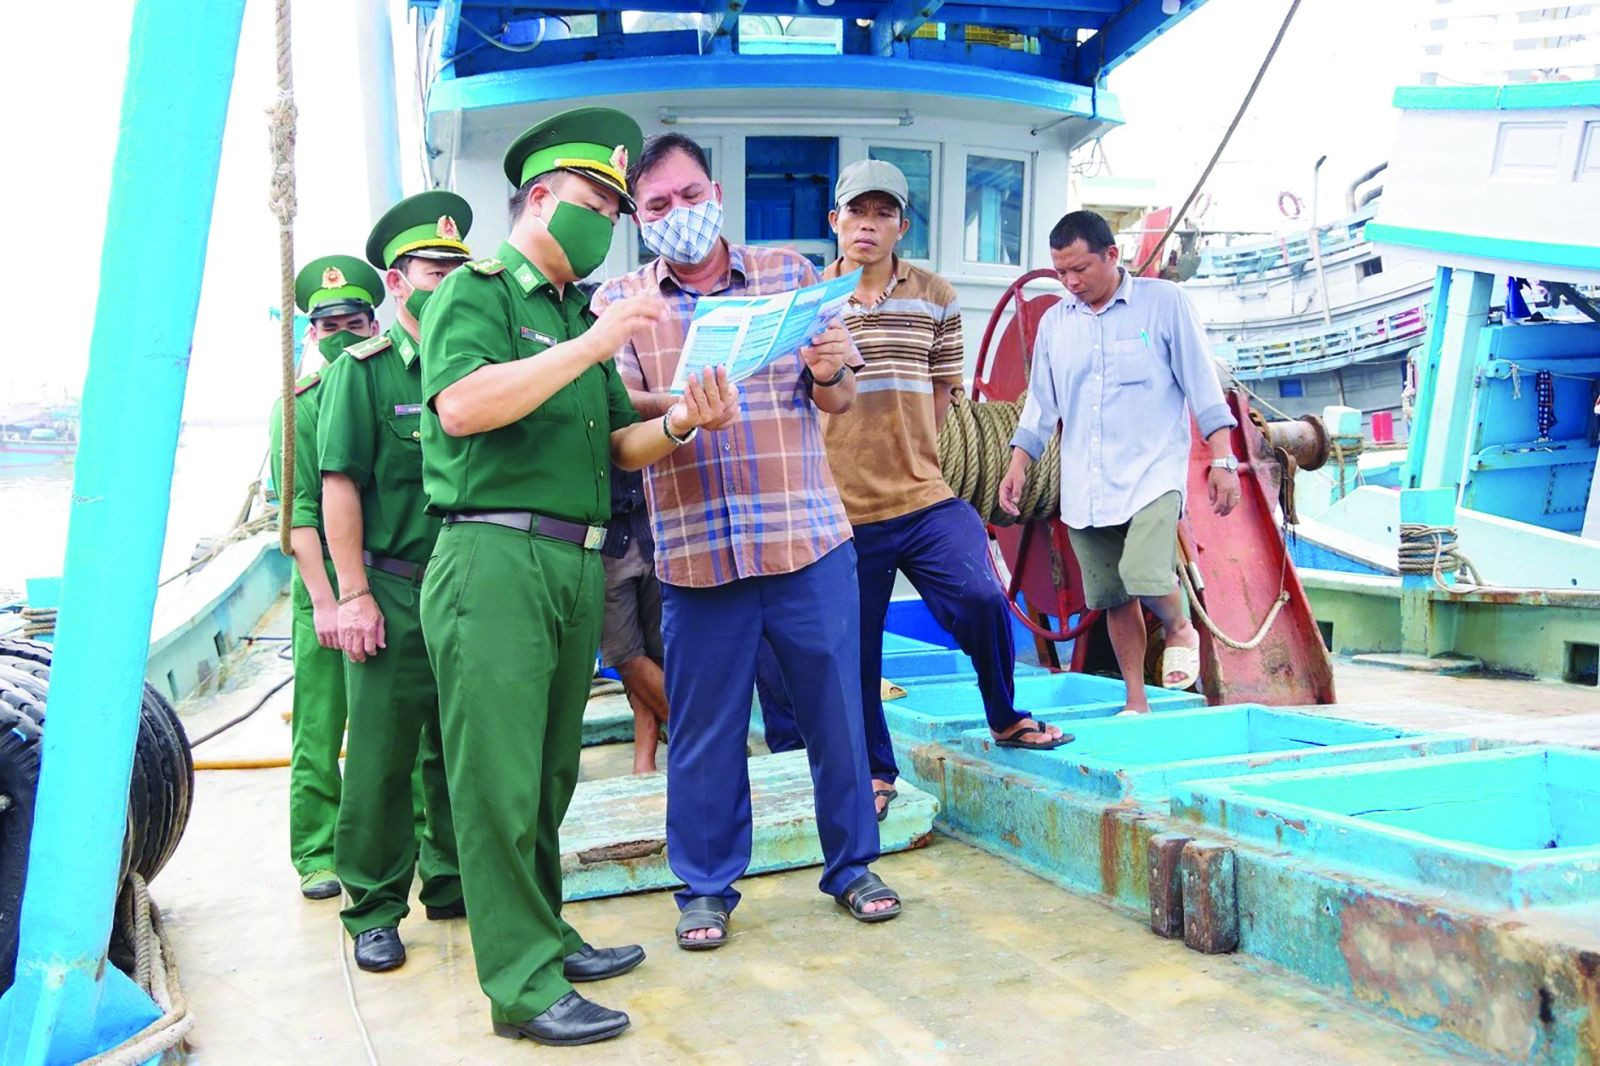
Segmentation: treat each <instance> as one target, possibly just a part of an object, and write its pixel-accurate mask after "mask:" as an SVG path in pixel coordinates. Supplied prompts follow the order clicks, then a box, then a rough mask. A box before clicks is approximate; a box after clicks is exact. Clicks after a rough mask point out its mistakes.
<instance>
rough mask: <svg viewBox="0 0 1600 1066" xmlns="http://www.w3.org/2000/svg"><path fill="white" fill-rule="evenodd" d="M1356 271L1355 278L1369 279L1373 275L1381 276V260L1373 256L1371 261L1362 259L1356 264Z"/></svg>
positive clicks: (1379, 257)
mask: <svg viewBox="0 0 1600 1066" xmlns="http://www.w3.org/2000/svg"><path fill="white" fill-rule="evenodd" d="M1356 271H1357V277H1363V278H1370V277H1372V275H1374V274H1382V273H1383V258H1382V257H1381V256H1376V255H1375V256H1373V257H1372V258H1371V259H1363V260H1362V261H1361V262H1359V263H1357V264H1356Z"/></svg>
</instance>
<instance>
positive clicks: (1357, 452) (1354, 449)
mask: <svg viewBox="0 0 1600 1066" xmlns="http://www.w3.org/2000/svg"><path fill="white" fill-rule="evenodd" d="M1366 444H1367V442H1366V438H1365V437H1363V436H1362V435H1361V434H1359V433H1330V434H1328V450H1329V451H1331V452H1332V453H1333V463H1334V465H1335V466H1336V467H1338V469H1339V483H1338V488H1337V491H1336V493H1335V495H1334V497H1333V498H1334V499H1336V500H1342V499H1344V497H1345V482H1344V470H1345V464H1347V463H1351V464H1354V465H1355V468H1356V470H1355V483H1356V485H1357V486H1358V487H1359V486H1360V485H1361V483H1362V478H1361V453H1362V452H1363V451H1364V450H1365V448H1366Z"/></svg>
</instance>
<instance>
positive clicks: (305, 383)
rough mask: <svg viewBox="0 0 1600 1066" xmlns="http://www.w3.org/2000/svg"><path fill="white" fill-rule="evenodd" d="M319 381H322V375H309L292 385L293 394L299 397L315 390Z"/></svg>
mask: <svg viewBox="0 0 1600 1066" xmlns="http://www.w3.org/2000/svg"><path fill="white" fill-rule="evenodd" d="M321 380H322V375H321V374H311V375H309V376H307V377H303V378H301V379H300V380H299V381H297V382H295V383H294V394H295V395H296V396H299V395H301V394H302V393H304V392H307V391H309V390H310V389H313V388H315V387H316V386H317V383H318V382H320V381H321Z"/></svg>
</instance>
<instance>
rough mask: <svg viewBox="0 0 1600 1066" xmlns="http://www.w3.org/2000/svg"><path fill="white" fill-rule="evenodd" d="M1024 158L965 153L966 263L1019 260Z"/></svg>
mask: <svg viewBox="0 0 1600 1066" xmlns="http://www.w3.org/2000/svg"><path fill="white" fill-rule="evenodd" d="M1023 177H1024V170H1023V162H1022V160H1020V159H1002V158H998V157H995V156H987V155H969V156H967V206H966V216H965V219H964V221H963V225H962V241H963V245H964V250H963V251H964V258H965V259H966V261H967V262H969V263H996V264H999V265H1001V266H1020V265H1021V264H1022V192H1023Z"/></svg>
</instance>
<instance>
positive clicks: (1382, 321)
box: [1215, 295, 1428, 375]
mask: <svg viewBox="0 0 1600 1066" xmlns="http://www.w3.org/2000/svg"><path fill="white" fill-rule="evenodd" d="M1427 331H1428V297H1427V296H1426V295H1424V296H1423V297H1422V298H1420V299H1418V300H1415V301H1413V302H1410V303H1407V304H1406V305H1405V306H1403V307H1400V308H1398V309H1396V310H1393V311H1389V312H1386V313H1384V314H1380V315H1375V316H1372V317H1369V318H1363V319H1360V320H1357V321H1354V322H1350V323H1349V324H1347V325H1343V326H1340V327H1339V328H1336V329H1331V330H1318V331H1316V332H1314V333H1305V334H1301V335H1298V336H1282V335H1279V336H1277V337H1273V338H1271V339H1267V340H1260V341H1249V342H1239V341H1220V342H1218V343H1217V344H1216V345H1215V347H1216V351H1217V354H1218V355H1220V356H1221V357H1222V358H1223V359H1224V360H1226V361H1227V363H1228V365H1229V366H1230V367H1231V368H1232V369H1233V370H1234V372H1235V373H1242V374H1246V375H1249V374H1252V373H1255V374H1259V373H1262V372H1265V371H1271V370H1277V369H1288V368H1290V367H1293V368H1294V369H1295V370H1296V371H1301V370H1306V369H1315V367H1308V366H1307V365H1305V364H1307V363H1309V362H1311V361H1317V362H1320V363H1324V364H1327V365H1329V366H1336V365H1342V364H1344V363H1353V362H1357V361H1359V360H1361V359H1365V358H1371V357H1373V356H1377V355H1384V354H1390V353H1392V352H1394V351H1395V350H1397V349H1399V348H1401V347H1404V348H1410V347H1414V346H1415V345H1417V344H1420V343H1422V339H1423V337H1424V335H1425V334H1426V333H1427Z"/></svg>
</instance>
